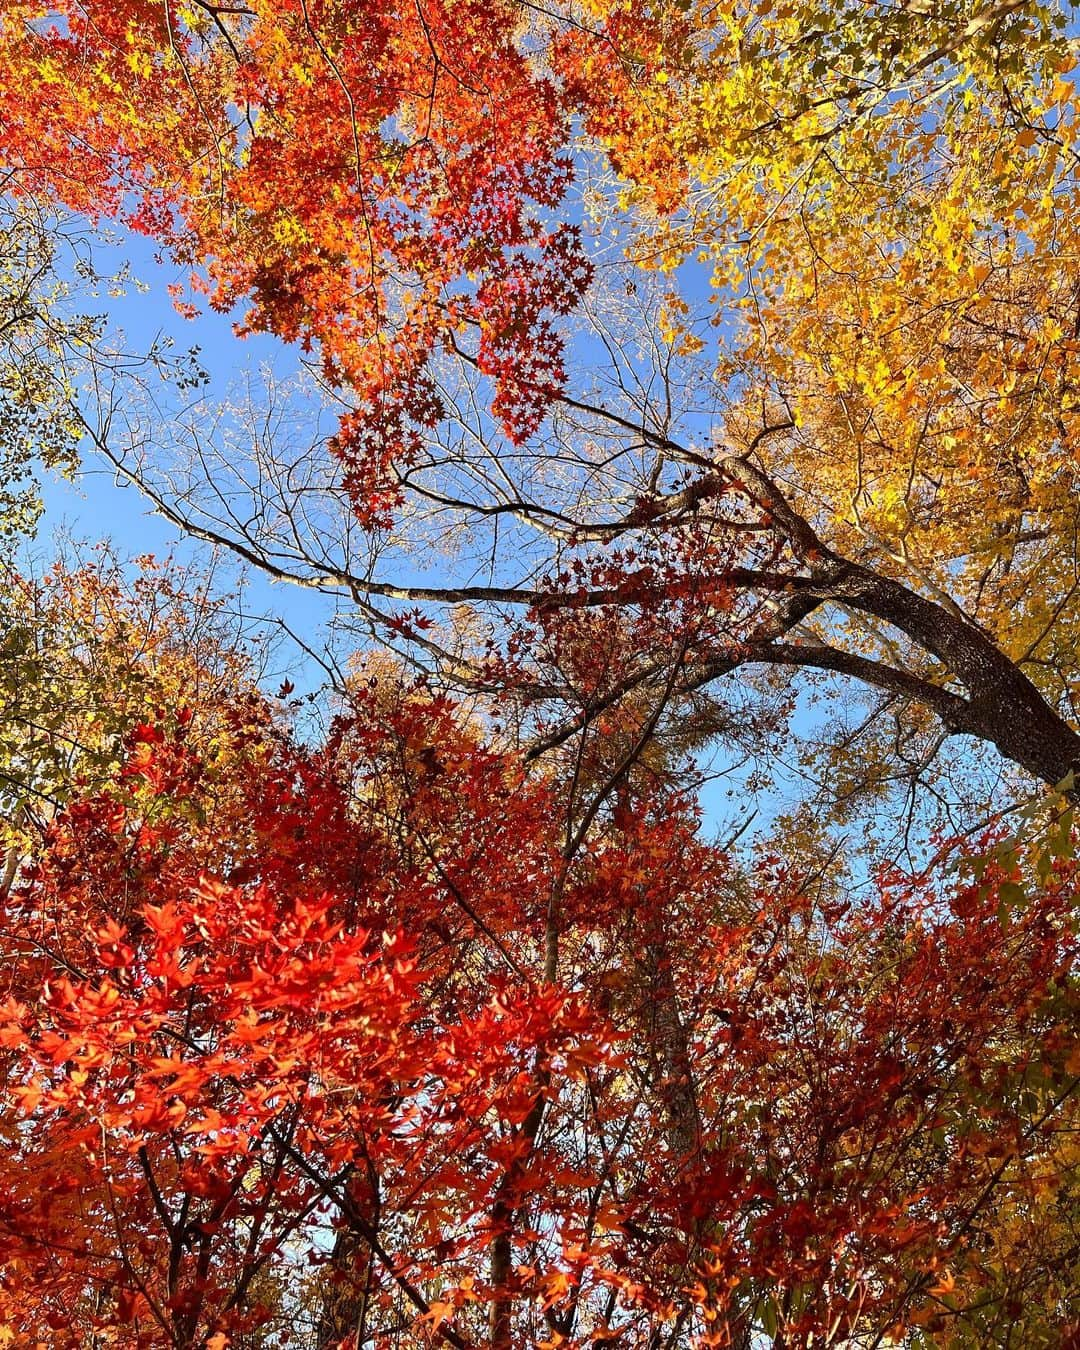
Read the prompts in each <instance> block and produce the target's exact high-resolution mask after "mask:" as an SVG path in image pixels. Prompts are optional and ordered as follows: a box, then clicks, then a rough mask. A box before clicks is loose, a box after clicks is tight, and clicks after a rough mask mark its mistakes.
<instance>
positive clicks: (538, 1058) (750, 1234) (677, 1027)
mask: <svg viewBox="0 0 1080 1350" xmlns="http://www.w3.org/2000/svg"><path fill="white" fill-rule="evenodd" d="M216 715H217V716H218V717H219V718H220V719H221V722H222V724H223V729H222V731H220V732H219V733H218V735H217V736H216V737H215V738H214V741H213V743H212V750H211V751H210V752H209V753H207V754H200V753H198V752H197V750H196V749H195V748H194V742H195V741H197V734H196V729H197V726H198V717H197V716H191V717H189V716H187V715H185V714H182V715H180V717H179V718H178V723H177V726H176V728H175V729H174V730H173V731H172V732H167V731H166V730H164V729H163V728H162V727H160V726H157V725H154V724H152V723H142V724H139V725H138V726H137V727H136V728H135V729H134V731H133V732H132V733H131V735H130V736H129V738H128V747H129V754H128V758H127V760H126V762H125V764H124V765H123V767H122V768H121V770H120V771H119V773H118V774H117V776H116V777H115V778H114V779H113V780H112V781H111V782H108V783H105V784H103V785H102V787H101V789H100V790H99V791H97V792H94V793H91V794H88V795H86V796H84V797H81V798H78V799H76V800H73V801H71V802H69V803H68V805H67V806H66V807H65V809H64V811H63V812H62V813H61V814H60V815H59V816H58V817H57V818H56V820H55V822H54V824H53V826H52V828H51V829H50V832H49V836H48V838H47V840H46V841H45V845H44V847H43V848H42V849H41V850H40V851H39V853H38V854H37V856H36V857H35V859H34V861H33V864H32V865H31V866H30V867H29V868H27V869H25V870H24V872H23V874H22V879H21V881H20V883H19V884H18V885H17V886H16V887H15V888H14V889H13V890H12V891H11V893H10V895H9V897H8V899H7V902H6V905H5V913H4V927H3V943H4V948H5V969H6V970H7V972H8V1001H7V1003H6V1006H5V1009H4V1020H3V1031H2V1036H3V1043H4V1046H5V1047H6V1049H7V1050H8V1051H9V1052H14V1056H13V1057H10V1058H9V1059H8V1062H7V1075H8V1076H7V1086H6V1095H7V1098H8V1100H9V1102H10V1103H11V1108H10V1109H11V1114H9V1116H8V1119H7V1126H6V1129H7V1136H8V1148H7V1150H6V1152H5V1162H4V1167H3V1169H2V1173H0V1196H2V1204H0V1216H2V1230H3V1235H4V1236H3V1251H4V1262H5V1280H4V1284H3V1287H2V1288H3V1295H2V1297H3V1304H2V1306H3V1311H4V1316H5V1319H6V1322H7V1325H8V1327H9V1329H10V1330H11V1332H13V1333H14V1335H15V1336H16V1338H17V1339H18V1338H21V1339H23V1340H26V1339H32V1338H36V1339H44V1340H46V1342H47V1343H49V1344H56V1345H65V1344H71V1345H83V1344H87V1343H88V1342H90V1341H91V1340H92V1339H93V1338H107V1337H110V1336H111V1337H112V1338H113V1339H114V1340H115V1339H117V1338H119V1343H120V1344H129V1343H130V1344H133V1345H134V1344H140V1345H158V1344H161V1345H183V1346H194V1345H211V1344H212V1345H224V1344H236V1345H246V1344H258V1343H263V1344H273V1343H279V1342H281V1341H288V1340H290V1339H293V1340H295V1341H296V1343H299V1344H309V1345H314V1344H335V1345H336V1344H353V1343H355V1344H373V1345H384V1344H385V1345H389V1344H392V1343H401V1341H402V1337H404V1343H406V1344H426V1343H431V1342H432V1341H435V1342H440V1343H449V1344H451V1345H458V1346H461V1345H478V1344H491V1345H493V1346H494V1345H505V1346H509V1345H518V1344H540V1343H544V1344H553V1345H564V1346H574V1345H578V1346H589V1345H600V1344H610V1343H616V1344H619V1343H621V1344H633V1345H639V1344H654V1343H655V1344H673V1345H674V1344H682V1343H691V1342H693V1343H696V1344H703V1345H704V1344H716V1345H725V1344H731V1343H739V1344H747V1343H750V1339H751V1336H752V1335H761V1334H762V1333H764V1334H765V1335H767V1336H768V1337H770V1338H771V1339H772V1341H773V1343H774V1344H778V1345H779V1344H790V1345H803V1344H810V1343H811V1342H812V1339H813V1338H815V1337H816V1338H821V1337H824V1338H826V1339H830V1338H833V1339H835V1338H837V1337H841V1336H842V1337H857V1338H861V1339H863V1340H865V1341H866V1342H867V1343H872V1342H873V1341H874V1340H875V1338H876V1339H877V1340H879V1341H880V1339H881V1338H882V1337H883V1336H885V1335H886V1334H890V1335H891V1334H894V1329H898V1328H899V1329H903V1328H906V1329H908V1331H909V1332H910V1335H911V1337H916V1338H917V1337H918V1336H919V1335H922V1334H924V1332H923V1331H920V1330H919V1329H920V1328H923V1329H926V1330H925V1334H927V1335H933V1334H935V1333H936V1332H938V1331H942V1332H947V1336H948V1337H951V1338H952V1341H955V1343H958V1344H959V1343H963V1339H962V1338H963V1337H964V1336H965V1335H966V1334H969V1332H973V1334H974V1335H975V1336H976V1337H978V1334H979V1329H980V1327H985V1326H986V1325H990V1326H991V1327H993V1326H1000V1325H1010V1326H1012V1327H1014V1328H1016V1329H1019V1328H1026V1329H1027V1331H1028V1333H1029V1334H1030V1335H1031V1336H1032V1337H1039V1336H1042V1335H1043V1334H1044V1329H1045V1328H1047V1327H1049V1328H1053V1327H1055V1326H1057V1327H1060V1326H1062V1325H1063V1324H1064V1323H1065V1322H1066V1321H1067V1320H1068V1319H1069V1318H1075V1316H1076V1314H1077V1311H1078V1310H1077V1308H1076V1307H1075V1306H1074V1300H1073V1295H1072V1293H1071V1291H1070V1289H1069V1287H1068V1284H1067V1282H1066V1283H1065V1284H1060V1283H1055V1275H1054V1273H1053V1272H1054V1271H1056V1270H1062V1269H1063V1267H1062V1262H1069V1261H1072V1262H1074V1263H1075V1259H1076V1253H1075V1249H1074V1248H1073V1247H1071V1246H1070V1243H1071V1237H1070V1234H1069V1223H1070V1218H1069V1214H1070V1208H1069V1207H1070V1203H1071V1202H1070V1199H1069V1196H1070V1190H1071V1188H1072V1187H1073V1186H1074V1184H1075V1159H1074V1158H1073V1157H1071V1155H1070V1154H1069V1142H1068V1141H1069V1140H1070V1139H1071V1137H1072V1133H1073V1131H1074V1128H1075V1122H1074V1119H1073V1117H1074V1105H1073V1102H1074V1097H1075V1089H1076V1086H1077V1081H1078V1080H1077V1078H1076V1076H1075V1052H1074V1047H1073V1045H1072V1041H1071V1039H1070V1028H1071V1026H1072V1024H1073V1018H1074V1016H1075V1008H1074V998H1075V994H1074V983H1073V979H1072V969H1073V962H1074V961H1075V959H1076V950H1075V948H1076V944H1075V937H1074V935H1073V932H1072V927H1071V925H1070V924H1069V923H1068V922H1067V917H1068V914H1069V912H1070V907H1071V904H1072V897H1073V895H1074V889H1075V880H1074V878H1073V864H1072V863H1071V862H1070V861H1067V860H1064V859H1062V858H1060V857H1058V856H1056V855H1057V849H1058V845H1056V844H1053V843H1051V844H1049V845H1048V846H1046V847H1044V848H1043V849H1042V851H1041V852H1040V853H1039V855H1038V856H1039V857H1041V858H1042V859H1043V862H1041V863H1039V864H1038V871H1039V874H1040V875H1041V877H1042V880H1041V881H1036V880H1035V873H1034V872H1033V871H1030V870H1029V869H1030V867H1031V866H1032V863H1031V862H1030V861H1029V862H1028V863H1027V864H1024V863H1023V861H1022V860H1020V859H1019V858H1018V856H1017V855H1016V854H1015V853H1014V854H1013V855H1012V859H1011V860H1010V859H1009V857H1007V856H1006V855H1004V854H1000V853H999V856H998V858H997V859H996V860H995V861H993V862H991V863H990V864H989V866H988V867H987V868H986V870H985V871H984V872H983V875H982V876H981V877H979V878H976V879H973V880H969V881H966V882H963V883H961V884H956V885H954V886H952V887H950V888H949V891H950V892H951V893H948V894H938V893H934V892H933V891H932V890H927V889H925V888H924V889H920V888H913V887H912V886H911V884H910V883H909V882H908V881H906V880H904V879H900V878H895V879H883V881H882V883H881V885H880V889H879V892H878V894H877V895H876V896H875V898H874V899H873V900H872V901H869V902H864V903H862V904H861V905H859V906H857V907H853V906H852V905H851V902H850V898H848V897H846V896H845V894H844V892H843V889H842V887H838V886H837V885H836V884H835V883H823V882H822V881H821V880H820V879H819V880H817V881H815V880H814V879H812V878H806V877H802V878H800V877H799V876H797V875H795V874H793V873H792V872H790V870H789V869H787V868H785V866H784V865H783V864H782V863H781V862H780V860H779V859H772V860H764V861H763V863H762V865H761V867H760V869H759V871H758V873H757V874H756V875H748V874H744V873H740V872H739V870H738V869H735V868H733V866H732V863H731V861H730V859H729V858H728V857H727V856H726V855H725V854H724V853H722V852H721V851H719V850H718V849H716V848H715V847H711V846H709V845H706V844H704V843H703V842H702V841H701V840H700V839H698V838H696V837H695V828H694V825H695V822H694V819H693V816H692V814H688V813H687V812H686V810H685V808H684V809H683V810H681V811H680V810H679V809H678V804H677V802H674V801H673V800H672V798H671V796H670V794H667V793H665V794H662V795H661V796H660V798H659V799H658V800H657V801H656V802H650V801H648V800H637V801H635V802H633V804H632V806H631V805H630V803H629V801H628V800H624V809H623V810H622V811H621V812H620V814H619V827H618V829H617V830H616V832H615V833H613V834H611V835H610V837H608V838H607V839H605V838H604V837H597V838H595V839H594V840H593V841H592V843H591V844H590V845H589V846H587V847H580V848H579V849H578V851H577V852H575V853H571V854H568V853H567V852H566V850H565V848H560V846H559V836H560V833H561V829H560V826H561V824H562V821H561V815H562V813H561V811H560V809H559V804H558V797H557V794H556V793H553V792H552V789H551V788H550V787H547V786H545V785H542V784H535V783H530V782H529V781H528V780H527V779H526V778H525V777H523V775H522V774H521V771H520V765H519V764H515V762H514V759H513V757H507V756H506V755H500V754H496V753H493V752H491V751H490V750H487V749H485V748H484V747H483V746H482V745H481V744H480V743H479V742H478V741H477V740H476V738H475V734H474V733H472V732H470V731H469V729H468V728H467V726H464V725H463V724H462V723H461V722H460V721H459V720H458V715H457V714H455V712H454V710H453V709H452V708H450V707H449V706H448V705H446V704H445V702H443V701H441V700H439V699H435V700H432V699H431V698H430V697H428V696H427V695H425V694H424V693H423V692H422V691H414V692H409V691H407V690H405V689H398V690H397V691H395V690H393V689H392V688H390V689H387V688H384V689H382V690H381V691H380V692H378V693H376V694H373V693H371V692H369V693H367V694H366V695H363V696H360V697H358V699H357V703H356V705H355V707H354V709H353V711H352V713H351V714H350V716H349V717H348V718H347V719H346V720H345V721H343V722H342V723H341V724H339V726H338V727H337V729H336V731H335V733H334V734H333V735H332V737H331V739H330V742H329V743H328V745H327V747H326V749H324V750H321V751H316V752H308V751H304V750H302V749H301V748H299V747H298V746H296V745H295V744H294V743H292V742H291V740H290V738H289V736H288V735H287V733H286V731H285V730H284V728H282V727H281V726H280V725H279V724H278V721H277V718H276V717H275V716H274V715H273V714H272V713H271V712H270V710H269V709H267V708H265V707H264V706H261V705H260V704H259V702H258V701H257V700H252V699H251V698H250V697H247V696H245V697H243V698H241V699H240V700H239V702H237V703H233V704H231V705H230V703H229V702H228V701H226V702H225V703H224V705H223V706H222V707H221V708H220V709H219V710H217V712H216ZM189 728H191V731H190V732H189ZM189 737H190V738H192V739H189ZM433 745H435V746H437V747H438V748H437V750H435V751H433ZM657 812H659V813H660V814H657ZM1064 828H1065V833H1064V835H1062V836H1061V837H1062V838H1063V839H1067V837H1068V828H1069V827H1068V822H1066V823H1065V827H1064ZM495 838H498V839H499V840H500V842H501V847H500V848H496V847H494V840H495ZM1044 864H1045V865H1044ZM1025 877H1026V878H1027V879H1026V880H1025ZM121 897H122V899H121ZM553 904H554V905H555V906H557V908H558V913H559V929H558V946H559V949H560V952H561V961H560V975H559V977H558V978H557V979H556V980H551V979H550V978H549V970H550V964H549V963H550V947H551V921H550V914H551V910H552V906H553ZM1003 914H1007V916H1008V923H1007V927H1005V928H1004V929H1003V927H1002V924H1003ZM1002 1196H1008V1197H1009V1199H1010V1203H1011V1205H1012V1206H1013V1207H1014V1212H1015V1214H1016V1215H1017V1220H1018V1221H1022V1216H1023V1214H1024V1212H1025V1207H1026V1206H1027V1205H1028V1204H1029V1203H1030V1199H1029V1197H1038V1203H1039V1204H1040V1207H1041V1209H1040V1212H1041V1213H1042V1214H1043V1215H1044V1216H1045V1215H1048V1214H1050V1213H1052V1212H1053V1207H1054V1206H1057V1207H1059V1208H1060V1211H1061V1214H1062V1219H1061V1223H1062V1228H1061V1229H1060V1232H1053V1234H1052V1235H1050V1234H1048V1239H1047V1240H1048V1241H1049V1242H1050V1244H1051V1259H1049V1260H1046V1261H1044V1262H1042V1263H1039V1264H1037V1266H1036V1268H1035V1271H1034V1272H1033V1270H1032V1268H1031V1265H1030V1258H1028V1259H1027V1260H1025V1259H1024V1256H1023V1255H1022V1254H1021V1252H1019V1251H1018V1250H1017V1249H1016V1247H1015V1244H1014V1240H1013V1239H1012V1238H1011V1234H1012V1232H1013V1231H1014V1228H1013V1226H1011V1225H1006V1227H1005V1228H1004V1230H1001V1229H999V1228H998V1227H997V1226H996V1225H995V1222H994V1217H993V1215H992V1213H991V1206H992V1205H994V1204H995V1203H997V1202H998V1201H999V1200H1000V1198H1001V1197H1002ZM320 1256H321V1260H320ZM312 1260H314V1261H315V1262H316V1266H315V1269H314V1271H312V1269H311V1265H310V1263H311V1261H312ZM954 1327H955V1328H956V1331H955V1335H954V1333H953V1331H952V1328H954ZM1018 1334H1020V1333H1019V1332H1018ZM1009 1335H1010V1336H1011V1335H1013V1332H1012V1331H1010V1332H1009ZM260 1337H261V1338H262V1339H261V1340H260V1339H259V1338H260ZM950 1343H951V1342H950Z"/></svg>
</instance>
